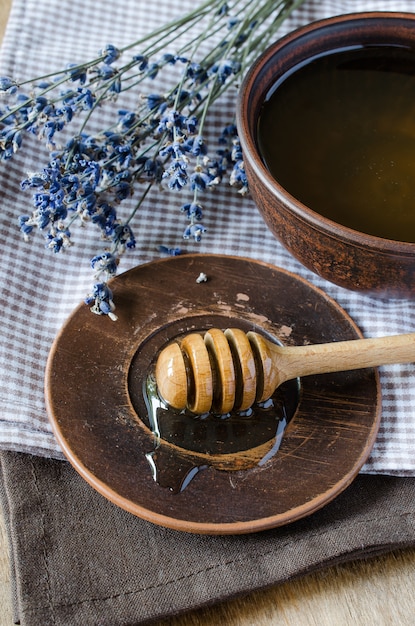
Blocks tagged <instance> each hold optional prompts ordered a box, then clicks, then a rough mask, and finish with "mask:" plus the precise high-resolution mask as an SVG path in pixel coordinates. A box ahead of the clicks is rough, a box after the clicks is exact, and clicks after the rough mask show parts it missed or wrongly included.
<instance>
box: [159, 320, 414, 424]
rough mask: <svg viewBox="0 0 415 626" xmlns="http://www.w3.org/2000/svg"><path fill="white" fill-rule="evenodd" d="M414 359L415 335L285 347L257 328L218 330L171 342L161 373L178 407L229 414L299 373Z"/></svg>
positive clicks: (166, 396) (162, 388)
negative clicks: (247, 330)
mask: <svg viewBox="0 0 415 626" xmlns="http://www.w3.org/2000/svg"><path fill="white" fill-rule="evenodd" d="M413 361H415V333H409V334H404V335H391V336H388V337H379V338H373V339H352V340H349V341H339V342H332V343H324V344H317V345H306V346H288V347H283V346H280V345H277V344H276V343H273V342H272V341H269V340H267V339H265V338H264V337H263V336H262V335H260V334H258V333H255V332H251V331H250V332H248V333H245V332H244V331H242V330H241V329H239V328H231V329H227V330H225V331H224V332H223V331H221V330H219V329H217V328H212V329H210V330H208V331H207V332H206V333H205V335H204V337H202V335H200V334H198V333H191V334H189V335H186V336H185V337H184V338H183V339H182V340H181V341H180V344H179V343H178V342H175V343H171V344H169V345H167V346H166V347H165V348H164V349H163V350H162V351H161V352H160V355H159V357H158V359H157V362H156V368H155V377H156V383H157V387H158V391H159V394H160V396H161V398H162V399H163V400H164V401H165V402H166V403H167V404H168V405H170V406H171V407H172V408H174V409H180V410H181V409H184V408H186V407H187V408H188V409H189V410H190V411H192V412H193V413H196V414H203V413H207V412H208V411H210V410H213V411H214V412H215V413H218V414H226V413H228V412H229V411H231V410H232V409H235V410H240V411H244V410H247V409H249V408H250V407H251V406H252V405H253V404H254V402H264V401H265V400H267V399H268V398H270V397H271V396H272V394H273V393H274V391H275V390H276V388H277V387H278V386H279V385H281V384H282V383H283V382H285V381H287V380H292V379H294V378H297V377H301V376H308V375H311V374H324V373H329V372H342V371H347V370H355V369H361V368H365V367H376V366H379V365H386V364H391V363H411V362H413Z"/></svg>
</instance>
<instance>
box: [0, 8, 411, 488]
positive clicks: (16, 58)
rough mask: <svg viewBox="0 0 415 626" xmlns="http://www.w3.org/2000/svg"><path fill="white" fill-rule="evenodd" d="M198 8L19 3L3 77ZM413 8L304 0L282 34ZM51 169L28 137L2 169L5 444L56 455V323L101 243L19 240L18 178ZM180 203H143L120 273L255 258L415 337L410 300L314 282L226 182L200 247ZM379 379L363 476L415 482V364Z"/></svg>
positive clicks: (87, 238)
mask: <svg viewBox="0 0 415 626" xmlns="http://www.w3.org/2000/svg"><path fill="white" fill-rule="evenodd" d="M193 5H194V3H193V2H192V1H191V0H180V1H179V0H156V1H155V2H152V3H148V2H143V1H142V0H122V1H120V2H113V1H112V0H100V2H93V1H92V0H70V1H69V0H61V2H50V1H48V0H15V1H14V3H13V6H12V11H11V15H10V19H9V23H8V28H7V31H6V34H5V38H4V42H3V46H2V50H1V59H0V75H13V76H14V77H16V78H17V79H18V80H21V79H23V78H30V77H32V76H38V75H40V74H42V73H46V72H47V71H51V70H53V69H60V68H62V67H65V66H66V64H67V63H69V62H80V61H82V60H88V59H90V58H92V57H94V56H95V55H96V54H97V52H98V50H100V49H101V48H102V47H103V46H105V45H106V44H107V43H113V44H114V45H117V46H122V45H125V44H126V43H129V42H131V41H134V40H136V39H137V38H138V36H139V35H141V34H143V33H145V32H149V31H151V30H153V29H155V28H157V27H159V26H160V24H161V22H162V21H166V20H169V19H171V18H172V17H174V16H176V15H179V14H181V13H183V12H184V11H186V10H189V9H191V8H192V7H193ZM414 8H415V3H414V2H413V1H410V0H408V1H398V0H396V1H393V0H384V1H381V0H364V1H359V0H322V1H320V0H309V1H307V0H306V2H305V3H304V5H303V6H302V7H301V8H300V9H299V10H297V11H296V12H295V13H294V14H293V15H292V16H291V17H290V18H289V19H288V20H287V21H286V22H285V23H284V24H283V26H282V28H281V31H280V33H281V35H282V34H284V33H285V32H287V31H289V30H292V29H294V28H296V27H297V26H300V25H302V24H305V23H307V22H310V21H313V20H315V19H319V18H323V17H328V16H331V15H335V14H340V13H350V12H355V11H368V10H391V11H393V10H396V11H411V10H413V9H414ZM172 52H174V50H172ZM131 97H132V98H134V97H136V96H134V97H133V96H131ZM234 106H235V93H234V92H233V91H232V90H230V92H229V93H227V94H226V95H225V96H224V97H222V98H221V100H220V101H218V102H217V103H216V104H215V107H214V110H213V112H212V117H211V120H210V123H211V124H212V125H213V126H214V127H217V128H220V127H221V126H224V125H225V124H226V123H228V122H229V121H231V120H232V118H233V112H234ZM104 118H105V113H104V112H103V119H104ZM101 121H102V120H101ZM46 162H47V155H46V153H43V150H42V149H41V148H40V147H39V144H38V143H37V142H36V141H35V140H33V142H32V143H31V144H30V145H28V146H27V147H26V148H25V150H24V151H22V152H21V153H20V154H18V155H17V156H16V158H15V159H14V160H11V161H7V162H3V163H1V164H0V190H1V192H0V198H1V200H0V202H1V205H0V206H1V209H0V220H1V222H0V241H1V244H0V266H1V281H2V289H1V308H2V315H1V340H0V368H1V370H0V372H1V373H0V400H1V404H2V409H1V412H0V446H1V448H3V449H8V450H15V451H25V452H31V453H34V454H38V455H43V456H51V457H56V458H61V457H62V453H61V451H60V449H59V447H58V444H57V442H56V441H55V439H54V436H53V434H52V432H51V428H50V426H49V423H48V419H47V415H46V409H45V403H44V394H43V381H44V368H45V364H46V360H47V356H48V353H49V349H50V347H51V344H52V341H53V339H54V337H55V336H56V334H57V332H58V331H59V328H60V327H61V326H62V324H63V323H64V321H65V319H66V318H67V317H68V316H69V315H70V314H71V311H72V310H73V309H74V308H75V306H76V305H77V304H78V303H79V302H81V301H82V300H83V298H84V296H85V294H86V293H88V291H89V289H90V285H91V269H90V265H89V259H90V258H91V257H92V256H93V255H94V254H95V253H96V251H97V240H96V237H95V233H93V234H91V233H90V231H89V230H88V228H85V229H83V230H81V231H80V230H78V231H77V233H76V245H74V246H73V247H71V249H70V250H68V251H66V252H65V253H63V254H53V253H52V252H50V251H48V250H44V249H43V244H42V242H41V239H40V238H37V240H36V241H32V242H31V243H25V242H24V241H23V238H22V236H21V234H20V232H19V229H18V227H17V219H18V216H19V215H21V214H22V213H28V212H30V210H31V206H30V205H31V198H30V193H29V194H27V193H25V192H22V191H21V190H20V188H19V185H20V181H21V180H22V179H23V178H24V177H25V176H26V174H27V172H33V171H37V170H38V169H40V168H41V167H42V166H43V165H44V164H45V163H46ZM189 193H190V192H189ZM184 201H186V198H185V197H180V198H179V197H178V196H177V195H176V194H173V193H171V194H170V193H168V192H163V193H160V192H154V193H152V194H151V195H150V196H149V197H148V198H147V200H146V202H145V204H144V205H143V207H142V209H141V213H140V217H139V220H138V222H137V224H138V225H137V226H136V227H135V233H136V236H137V240H138V243H137V248H136V249H135V250H134V251H132V252H130V253H129V254H127V255H126V256H124V257H123V260H122V263H121V266H120V271H124V270H127V269H129V268H131V267H133V266H134V265H137V264H139V263H143V262H147V261H151V260H152V259H157V258H159V256H160V252H159V246H160V245H165V246H167V247H174V246H181V247H182V248H183V249H184V250H185V251H187V252H209V253H221V254H223V253H226V254H233V255H241V256H245V257H246V256H248V257H253V258H256V259H259V260H263V261H266V262H269V263H272V264H274V265H278V266H281V267H283V268H286V269H288V270H290V271H293V272H296V273H297V274H300V275H301V276H303V277H305V278H306V279H308V280H309V281H310V282H312V283H313V284H315V285H317V286H319V287H320V288H322V289H323V290H324V291H326V293H328V294H329V295H330V296H332V297H333V298H334V299H336V300H337V302H338V303H339V304H340V305H341V306H342V307H343V308H344V309H345V310H346V311H347V312H348V313H349V315H350V316H351V317H352V318H353V319H354V320H355V322H356V323H357V325H358V326H359V327H360V328H361V330H362V331H363V333H364V335H365V336H368V337H369V336H371V337H374V336H380V335H388V334H395V333H407V332H413V331H415V310H414V306H413V303H412V301H408V300H399V301H396V300H395V301H392V300H384V299H379V298H372V297H368V296H363V295H359V294H357V293H353V292H350V291H346V290H345V289H342V288H340V287H337V286H335V285H332V284H330V283H328V282H326V281H324V280H323V279H321V278H319V277H317V276H315V275H313V274H312V273H311V272H310V271H308V270H306V269H304V268H303V267H302V266H301V265H300V263H298V262H297V261H296V260H295V259H294V258H293V257H292V256H291V255H290V254H289V253H288V252H286V251H285V250H284V248H283V247H282V246H281V245H280V244H279V243H277V242H276V240H275V239H274V237H273V236H272V235H271V233H270V232H269V231H268V230H267V228H266V226H265V225H264V223H263V222H262V219H261V217H260V215H259V213H258V212H257V210H256V208H255V206H254V204H253V203H252V201H251V200H249V199H246V198H242V197H241V196H240V195H238V194H237V193H236V191H235V190H231V189H227V188H226V187H225V186H222V187H221V188H220V189H219V190H216V191H215V192H214V193H213V194H211V195H208V196H206V197H205V199H204V205H205V220H204V223H205V226H206V227H207V233H206V234H205V236H204V238H203V240H202V242H200V243H198V244H197V243H192V242H183V240H182V237H181V234H182V232H183V227H184V222H183V217H182V215H181V214H180V211H179V206H180V205H181V204H182V203H183V202H184ZM114 324H115V325H114V332H116V322H115V323H114ZM380 372H381V385H382V392H383V413H382V425H381V428H380V432H379V435H378V438H377V441H376V444H375V447H374V449H373V452H372V455H371V457H370V459H369V460H368V462H367V463H366V465H365V466H364V468H363V471H364V472H366V473H383V474H396V475H401V476H404V475H406V476H411V475H415V454H414V453H413V449H414V444H415V366H414V365H402V366H401V365H395V366H388V367H382V368H381V370H380Z"/></svg>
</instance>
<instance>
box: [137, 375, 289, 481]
mask: <svg viewBox="0 0 415 626" xmlns="http://www.w3.org/2000/svg"><path fill="white" fill-rule="evenodd" d="M143 387H144V388H143V396H144V401H145V405H146V409H147V414H148V421H149V424H148V425H149V428H150V429H151V431H152V433H153V436H154V449H153V450H152V451H150V452H148V453H147V454H146V459H147V461H148V463H149V465H150V468H151V474H152V477H153V480H154V481H155V482H156V483H157V484H159V485H160V486H161V487H164V488H167V489H169V490H170V491H171V492H173V493H181V492H183V491H184V490H185V489H186V488H187V487H188V486H189V484H190V483H191V482H192V481H193V480H195V478H196V477H197V476H198V474H199V473H200V472H202V471H204V470H205V469H207V468H210V467H213V468H214V469H216V470H218V471H238V470H239V471H240V470H243V471H249V470H252V469H253V468H256V467H262V466H264V465H265V464H266V463H267V462H268V461H270V460H271V459H272V458H273V457H274V456H275V455H276V454H277V452H278V450H279V448H280V445H281V442H282V440H283V436H284V432H285V428H286V426H287V424H288V423H289V421H290V420H291V418H292V417H293V415H294V413H295V411H296V408H297V405H298V398H299V382H298V381H297V380H294V381H289V382H287V383H284V385H281V387H279V388H278V389H277V390H276V391H275V393H274V395H273V396H272V397H271V398H270V399H269V400H267V401H266V402H264V403H261V404H256V405H254V406H253V407H251V408H250V409H249V410H248V411H244V412H238V411H232V412H231V413H229V414H226V415H217V414H214V413H206V414H204V415H195V414H193V413H191V412H189V411H188V410H183V411H177V410H174V409H172V408H171V407H169V406H167V405H166V403H165V402H164V401H163V400H162V399H161V398H160V397H159V395H158V393H157V385H156V382H155V379H154V375H153V374H150V375H149V376H148V377H147V380H146V381H145V383H144V385H143Z"/></svg>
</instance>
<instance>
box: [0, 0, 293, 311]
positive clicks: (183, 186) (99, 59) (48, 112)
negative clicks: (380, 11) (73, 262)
mask: <svg viewBox="0 0 415 626" xmlns="http://www.w3.org/2000/svg"><path fill="white" fill-rule="evenodd" d="M301 3H302V0H258V1H257V2H252V0H234V2H233V4H232V6H231V5H228V4H227V3H226V2H225V1H224V0H205V1H204V3H203V4H201V6H200V7H199V8H198V9H195V10H194V11H192V12H191V13H189V14H188V15H185V16H182V17H180V18H178V19H177V20H175V21H173V22H171V23H170V24H166V25H165V27H164V28H159V29H157V31H155V32H154V33H150V34H149V35H148V36H147V37H143V38H142V39H141V40H139V41H138V42H133V43H131V44H129V45H126V46H124V47H117V46H115V45H113V44H108V45H106V46H104V47H103V48H102V49H101V50H100V51H99V52H98V54H97V56H96V58H94V59H92V60H90V61H87V62H85V63H79V64H76V63H69V64H67V65H66V67H64V68H63V69H62V70H61V71H59V72H57V73H56V75H54V76H49V75H48V76H43V77H42V76H40V77H37V78H34V79H32V80H30V81H25V82H24V83H21V84H18V83H17V81H16V80H15V79H14V78H13V77H8V76H4V77H0V95H1V100H0V161H1V160H3V161H7V160H9V159H11V158H13V156H14V154H15V153H16V152H18V151H19V150H21V149H22V148H23V147H24V144H25V137H26V135H27V134H30V135H33V136H35V137H36V138H38V139H39V140H40V141H41V142H42V143H43V144H44V145H45V146H46V148H47V149H48V150H49V152H50V158H49V160H48V162H47V163H45V164H39V165H38V166H37V171H36V172H34V173H30V174H29V175H28V176H27V177H26V178H25V179H24V180H23V181H22V184H21V187H22V190H26V191H30V192H31V193H32V204H33V207H32V213H31V214H27V215H22V216H20V218H19V220H18V224H19V228H20V230H21V232H22V235H23V237H24V238H25V239H26V240H28V239H30V238H32V237H33V235H34V232H35V231H40V233H41V234H42V235H43V238H44V241H45V244H46V247H47V248H49V249H51V250H52V251H53V252H55V253H61V252H62V251H63V250H66V249H67V248H69V247H70V246H71V244H72V232H73V229H74V227H75V225H76V224H79V225H80V226H82V225H85V224H87V223H88V224H90V225H91V226H92V227H93V228H96V229H97V232H98V235H99V241H100V242H102V244H100V247H99V248H98V249H97V253H96V255H95V256H94V257H93V258H92V259H91V261H90V264H91V268H92V270H93V275H94V281H95V283H94V285H93V288H92V291H91V293H90V294H89V295H88V296H87V298H86V302H87V303H88V304H89V305H90V307H91V310H92V311H93V312H94V313H97V314H99V315H108V316H109V317H110V318H111V319H116V316H115V314H114V306H115V305H114V302H113V294H112V292H111V290H110V289H109V287H108V285H107V281H108V280H109V279H110V278H111V277H113V276H114V275H115V274H116V272H117V268H118V265H119V262H120V259H121V257H122V255H123V254H124V253H125V252H126V251H128V250H132V249H134V248H135V246H136V245H137V244H136V239H135V236H134V233H133V221H134V219H135V218H137V217H138V216H139V209H140V206H141V204H142V203H143V201H144V199H145V198H146V195H147V193H148V191H149V190H150V188H151V187H152V186H153V185H160V186H164V187H167V189H169V190H171V191H172V192H174V193H176V192H177V193H180V194H182V195H183V194H185V195H186V197H185V198H183V199H182V200H181V201H180V202H179V203H178V204H179V206H180V211H181V214H182V215H183V217H184V219H185V221H186V226H185V229H184V232H183V238H184V239H185V240H192V241H200V240H201V238H202V235H203V234H204V233H206V228H205V227H204V225H203V222H202V218H203V204H202V202H201V199H200V198H201V195H202V194H204V193H207V192H208V191H209V190H211V189H213V188H215V187H216V186H217V185H219V184H220V183H221V182H223V181H224V180H227V181H228V182H229V183H230V184H231V185H232V186H235V187H236V188H237V189H238V191H239V193H241V194H242V195H245V194H246V193H247V192H248V184H247V179H246V175H245V170H244V165H243V155H242V151H241V147H240V144H239V141H238V137H237V132H236V128H235V125H234V123H233V121H231V122H230V123H229V124H228V125H227V126H226V128H225V129H224V130H223V132H222V133H221V135H220V137H219V147H218V149H217V150H216V151H213V152H212V148H211V146H209V145H208V143H207V141H206V137H205V127H206V123H207V120H208V112H209V109H210V107H211V106H212V104H213V103H214V102H215V101H216V100H217V99H218V98H220V97H221V96H222V95H223V94H224V92H225V91H226V90H227V89H228V88H229V87H231V86H234V85H236V84H237V81H239V80H240V78H241V76H242V75H243V73H244V71H245V69H246V68H247V67H248V65H249V64H250V63H251V62H252V60H253V58H254V57H256V56H257V55H258V54H259V53H260V52H261V50H262V49H264V48H265V47H266V46H267V45H268V43H269V42H270V41H271V39H273V38H274V37H275V32H276V31H277V30H278V28H279V25H280V24H281V22H282V21H283V20H284V19H285V18H286V17H287V16H288V15H289V14H290V13H291V12H292V11H293V10H294V9H295V8H297V7H298V6H299V5H300V4H301ZM193 26H194V27H195V28H193ZM173 41H177V48H176V49H175V50H168V49H166V46H167V45H169V46H171V45H172V42H173ZM207 43H209V44H210V49H208V46H207V45H206V44H207ZM202 44H203V45H202ZM133 48H135V52H134V54H133V56H131V57H130V59H127V60H125V61H123V60H122V59H124V57H125V55H126V54H127V52H128V51H129V50H130V49H133ZM137 48H140V49H139V50H138V52H137ZM202 50H205V52H202ZM161 51H162V52H161ZM173 66H174V72H173V69H172V68H173ZM156 77H162V79H163V85H165V87H164V88H163V93H158V92H157V90H156V89H155V88H154V82H153V81H154V79H155V78H156ZM135 88H136V89H138V94H139V96H138V97H137V106H136V107H135V108H133V109H128V108H123V107H122V106H120V107H119V108H118V110H117V111H116V114H115V119H114V121H113V123H112V124H111V125H110V127H109V128H107V129H103V130H102V131H101V132H99V133H97V134H94V133H92V132H91V131H89V130H88V128H89V125H88V122H89V120H90V119H91V118H92V116H94V115H95V114H96V112H97V111H98V112H99V109H100V108H101V107H102V106H104V105H105V103H106V102H113V101H114V100H117V99H118V98H119V97H120V96H121V95H122V94H123V92H124V91H129V90H133V89H135ZM98 114H99V113H98ZM69 126H71V127H74V132H73V134H72V136H71V137H70V139H69V140H66V141H63V142H62V140H61V139H60V138H61V136H62V131H64V130H65V131H68V127H69ZM66 136H68V132H66ZM61 143H63V146H61V145H60V144H61ZM136 196H137V201H136V203H135V206H134V208H133V209H132V211H131V212H130V213H129V214H128V215H123V207H124V206H125V204H126V200H128V199H130V198H131V197H136ZM159 250H160V252H161V253H169V254H179V251H180V252H181V249H179V248H176V247H171V248H170V247H168V246H161V247H160V248H159Z"/></svg>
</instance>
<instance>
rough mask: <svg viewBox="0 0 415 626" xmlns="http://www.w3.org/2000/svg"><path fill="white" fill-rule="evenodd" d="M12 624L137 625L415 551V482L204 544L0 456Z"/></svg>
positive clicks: (350, 495) (345, 498) (74, 478)
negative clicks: (334, 568)
mask: <svg viewBox="0 0 415 626" xmlns="http://www.w3.org/2000/svg"><path fill="white" fill-rule="evenodd" d="M0 461H1V472H2V481H0V485H1V486H0V498H1V501H2V505H3V510H4V515H5V517H6V525H7V528H8V532H9V539H10V552H11V564H12V577H13V586H14V592H15V598H14V600H15V613H16V620H20V624H21V625H22V626H25V625H30V626H44V625H45V624H54V625H55V626H56V625H62V626H68V624H71V625H78V624H79V625H82V626H84V625H85V624H88V626H95V625H96V626H98V625H100V626H104V625H108V626H127V624H128V625H129V626H133V625H135V624H143V623H146V622H148V621H150V620H152V619H156V618H159V619H160V618H163V617H167V616H171V615H173V614H177V613H180V612H184V611H186V610H189V609H194V608H197V607H200V606H203V605H207V604H211V603H214V602H218V601H220V600H224V599H229V598H231V597H234V596H236V595H238V594H242V593H244V592H248V591H251V590H254V589H259V588H262V587H265V586H268V585H271V584H275V583H278V582H283V581H286V580H288V579H290V578H293V577H297V576H299V575H302V574H306V573H308V572H311V571H313V570H317V569H321V568H323V567H326V566H328V565H333V564H334V563H340V562H345V561H348V560H352V559H358V558H363V557H367V556H372V555H375V554H380V553H384V552H387V551H389V550H391V549H395V548H403V547H408V546H413V545H415V498H414V496H415V478H395V477H390V476H389V477H388V476H371V475H359V476H358V477H357V478H356V480H355V481H354V483H353V484H352V485H351V486H350V487H349V488H348V489H347V490H346V491H345V492H343V494H341V495H340V496H339V497H338V498H337V499H336V500H334V501H333V502H332V503H331V504H329V505H328V506H326V507H325V508H323V509H322V510H321V511H319V512H317V513H315V514H314V515H312V516H310V517H308V518H306V519H303V520H301V521H298V522H295V523H293V524H291V525H289V526H286V527H283V528H277V529H274V530H271V531H266V532H263V533H257V534H252V535H239V536H224V537H222V536H215V537H211V536H202V535H192V534H187V533H180V532H177V531H173V530H168V529H165V528H161V527H158V526H155V525H153V524H151V523H149V522H146V521H143V520H141V519H138V518H136V517H134V516H133V515H131V514H129V513H126V512H125V511H123V510H121V509H119V508H117V507H116V506H115V505H113V504H111V503H110V502H108V501H107V500H105V499H104V498H103V497H102V496H101V495H100V494H98V493H97V492H95V491H94V490H93V489H92V488H91V487H90V486H89V485H88V484H87V483H86V482H85V481H84V480H83V479H82V478H81V477H80V476H79V475H78V474H77V473H76V472H75V471H74V469H73V468H72V467H71V466H70V465H69V463H66V462H63V461H57V460H51V459H45V458H41V457H36V456H31V455H27V454H23V453H16V452H1V453H0Z"/></svg>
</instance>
